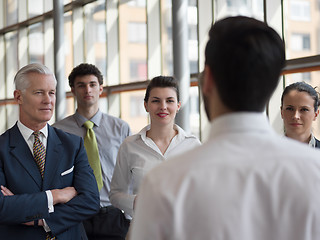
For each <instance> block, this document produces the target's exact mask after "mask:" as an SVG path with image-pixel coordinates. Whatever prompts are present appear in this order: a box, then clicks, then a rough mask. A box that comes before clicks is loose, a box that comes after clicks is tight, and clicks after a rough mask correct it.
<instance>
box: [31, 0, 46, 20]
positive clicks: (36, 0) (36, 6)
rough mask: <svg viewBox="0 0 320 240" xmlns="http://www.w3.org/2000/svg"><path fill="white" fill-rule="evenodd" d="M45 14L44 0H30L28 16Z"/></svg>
mask: <svg viewBox="0 0 320 240" xmlns="http://www.w3.org/2000/svg"><path fill="white" fill-rule="evenodd" d="M41 14H43V0H32V1H30V0H29V1H28V16H29V18H32V17H34V16H37V15H41Z"/></svg>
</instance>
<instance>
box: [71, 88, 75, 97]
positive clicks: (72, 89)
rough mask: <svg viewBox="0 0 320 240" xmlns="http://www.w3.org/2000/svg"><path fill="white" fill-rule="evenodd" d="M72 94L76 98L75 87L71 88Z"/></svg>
mask: <svg viewBox="0 0 320 240" xmlns="http://www.w3.org/2000/svg"><path fill="white" fill-rule="evenodd" d="M71 92H72V94H73V96H75V94H74V87H71Z"/></svg>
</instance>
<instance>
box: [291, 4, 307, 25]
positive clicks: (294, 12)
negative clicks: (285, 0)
mask: <svg viewBox="0 0 320 240" xmlns="http://www.w3.org/2000/svg"><path fill="white" fill-rule="evenodd" d="M290 19H291V20H294V21H310V20H311V10H310V1H304V0H292V1H291V2H290Z"/></svg>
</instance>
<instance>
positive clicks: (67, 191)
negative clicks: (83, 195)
mask: <svg viewBox="0 0 320 240" xmlns="http://www.w3.org/2000/svg"><path fill="white" fill-rule="evenodd" d="M51 193H52V197H53V205H56V204H58V203H67V202H69V201H70V200H71V199H72V198H74V197H75V196H77V194H78V193H77V191H76V189H75V188H74V187H66V188H63V189H53V190H51Z"/></svg>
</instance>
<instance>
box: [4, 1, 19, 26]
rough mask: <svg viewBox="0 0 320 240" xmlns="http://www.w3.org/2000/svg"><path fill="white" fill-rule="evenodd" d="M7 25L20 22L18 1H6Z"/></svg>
mask: <svg viewBox="0 0 320 240" xmlns="http://www.w3.org/2000/svg"><path fill="white" fill-rule="evenodd" d="M6 9H7V11H6V13H7V14H6V25H7V26H10V25H13V24H15V23H17V22H18V1H17V0H7V1H6Z"/></svg>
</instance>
